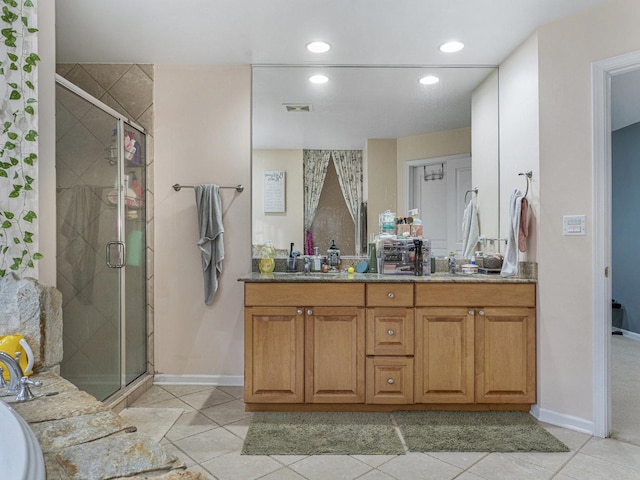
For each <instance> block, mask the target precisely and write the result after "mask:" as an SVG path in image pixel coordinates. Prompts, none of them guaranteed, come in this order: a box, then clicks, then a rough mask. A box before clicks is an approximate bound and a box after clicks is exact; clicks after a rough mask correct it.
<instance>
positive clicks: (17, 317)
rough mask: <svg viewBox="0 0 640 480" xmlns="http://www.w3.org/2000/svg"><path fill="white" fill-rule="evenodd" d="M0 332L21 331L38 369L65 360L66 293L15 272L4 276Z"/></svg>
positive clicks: (11, 332) (49, 366) (56, 364)
mask: <svg viewBox="0 0 640 480" xmlns="http://www.w3.org/2000/svg"><path fill="white" fill-rule="evenodd" d="M0 292H2V295H0V336H4V335H12V334H14V333H19V334H20V335H22V336H23V337H24V338H25V340H26V341H27V343H28V344H29V346H30V347H31V350H32V351H33V356H34V370H35V369H38V368H46V369H54V370H57V369H59V365H60V362H61V361H62V294H61V293H60V291H59V290H57V289H56V288H55V287H51V286H47V285H42V284H41V283H39V282H38V281H37V280H35V279H33V278H29V277H24V278H21V277H20V276H18V275H16V274H15V273H13V272H11V273H9V274H8V275H7V276H5V277H2V278H1V279H0Z"/></svg>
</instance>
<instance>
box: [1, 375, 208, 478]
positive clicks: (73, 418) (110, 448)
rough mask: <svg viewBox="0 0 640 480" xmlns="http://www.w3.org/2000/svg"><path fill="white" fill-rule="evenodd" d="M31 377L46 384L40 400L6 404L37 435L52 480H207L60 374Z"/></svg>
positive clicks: (37, 390) (8, 400) (36, 391)
mask: <svg viewBox="0 0 640 480" xmlns="http://www.w3.org/2000/svg"><path fill="white" fill-rule="evenodd" d="M31 378H32V379H33V380H40V381H42V383H43V385H42V386H41V387H33V388H32V389H31V390H32V392H33V393H34V394H35V395H36V396H37V397H39V398H36V399H34V400H31V401H28V402H15V401H13V398H12V397H2V398H1V401H4V402H6V403H7V404H8V405H9V406H11V407H12V408H13V409H14V410H15V411H16V412H17V413H18V414H19V415H20V416H21V417H22V418H24V419H25V421H26V422H27V423H28V424H29V426H30V427H31V430H33V432H34V433H35V435H36V438H37V439H38V442H39V443H40V448H41V449H42V453H43V455H44V460H45V468H46V472H47V479H48V480H106V479H124V478H125V477H126V479H128V480H135V479H141V480H142V479H149V478H153V479H154V480H206V479H207V477H205V476H203V475H201V474H200V473H198V472H190V471H189V470H188V469H186V468H185V465H184V463H183V462H182V461H180V460H178V458H176V457H175V456H174V455H173V454H172V453H170V452H169V451H167V450H165V448H164V447H163V446H162V445H160V444H158V443H156V442H155V441H154V440H152V439H151V437H149V436H147V435H146V434H144V433H141V432H138V431H137V428H136V427H135V426H134V425H130V424H128V423H127V422H126V421H125V420H124V419H123V418H122V417H120V415H118V414H117V413H115V412H113V411H112V410H110V409H109V408H108V407H106V406H105V404H104V403H102V402H99V401H98V400H96V399H95V398H94V397H93V396H91V395H89V394H88V393H86V392H83V391H81V390H78V388H76V387H75V386H74V385H73V384H71V383H70V382H68V381H67V380H65V379H63V378H62V377H60V376H59V375H56V374H55V373H51V372H44V373H35V374H34V375H33V376H32V377H31ZM5 433H6V432H5ZM3 478H4V477H3Z"/></svg>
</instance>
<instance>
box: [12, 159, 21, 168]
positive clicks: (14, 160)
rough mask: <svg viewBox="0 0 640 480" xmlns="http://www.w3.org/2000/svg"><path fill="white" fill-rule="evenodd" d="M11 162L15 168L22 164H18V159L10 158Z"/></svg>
mask: <svg viewBox="0 0 640 480" xmlns="http://www.w3.org/2000/svg"><path fill="white" fill-rule="evenodd" d="M9 161H10V162H11V165H13V166H14V167H15V166H16V165H17V164H18V163H20V162H18V159H17V158H15V157H9Z"/></svg>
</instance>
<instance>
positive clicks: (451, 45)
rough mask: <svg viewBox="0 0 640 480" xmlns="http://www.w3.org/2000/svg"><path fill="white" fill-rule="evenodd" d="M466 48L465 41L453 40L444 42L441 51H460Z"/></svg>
mask: <svg viewBox="0 0 640 480" xmlns="http://www.w3.org/2000/svg"><path fill="white" fill-rule="evenodd" d="M463 48H464V43H462V42H458V41H457V40H454V41H452V42H447V43H443V44H442V45H440V51H441V52H444V53H455V52H459V51H460V50H462V49H463Z"/></svg>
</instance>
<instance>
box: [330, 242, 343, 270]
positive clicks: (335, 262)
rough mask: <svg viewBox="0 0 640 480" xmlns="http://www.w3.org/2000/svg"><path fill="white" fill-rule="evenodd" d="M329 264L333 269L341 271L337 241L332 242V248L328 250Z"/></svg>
mask: <svg viewBox="0 0 640 480" xmlns="http://www.w3.org/2000/svg"><path fill="white" fill-rule="evenodd" d="M327 262H328V263H329V267H330V268H332V269H337V270H339V269H340V249H338V247H337V246H336V241H335V240H331V246H330V247H329V249H328V250H327Z"/></svg>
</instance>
